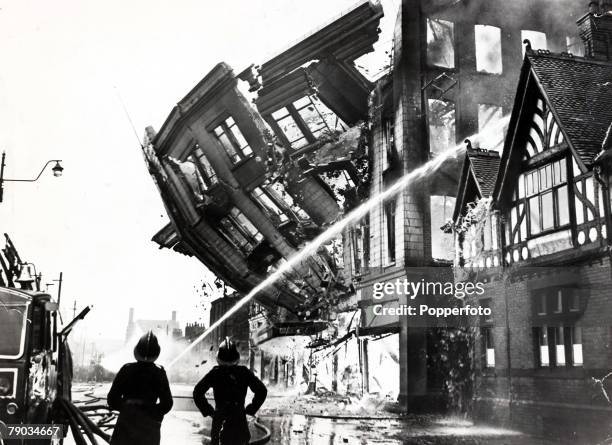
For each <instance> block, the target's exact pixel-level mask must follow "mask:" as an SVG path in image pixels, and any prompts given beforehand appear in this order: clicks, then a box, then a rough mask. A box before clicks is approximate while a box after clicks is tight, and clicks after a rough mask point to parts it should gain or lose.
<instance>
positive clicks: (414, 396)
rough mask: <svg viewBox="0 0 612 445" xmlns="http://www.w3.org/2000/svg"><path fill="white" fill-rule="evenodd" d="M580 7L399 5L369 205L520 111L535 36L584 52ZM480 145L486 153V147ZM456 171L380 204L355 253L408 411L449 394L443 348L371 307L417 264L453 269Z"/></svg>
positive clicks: (379, 97)
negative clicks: (524, 66) (520, 84)
mask: <svg viewBox="0 0 612 445" xmlns="http://www.w3.org/2000/svg"><path fill="white" fill-rule="evenodd" d="M583 10H584V5H582V4H581V3H580V2H574V1H563V2H558V1H547V0H542V1H537V2H529V3H528V4H526V3H524V2H506V1H470V2H464V1H459V2H456V1H419V0H404V1H402V2H401V6H400V9H399V11H398V15H397V21H396V26H395V32H394V50H393V60H392V71H391V73H390V74H389V75H387V76H386V77H385V78H383V79H381V80H380V81H379V82H378V83H377V86H376V88H375V89H374V90H373V95H372V104H373V106H372V113H371V122H370V124H371V146H370V157H371V165H372V171H371V185H370V196H374V195H376V194H378V193H380V192H381V191H382V190H384V189H386V188H387V187H388V186H389V185H390V184H392V183H393V182H394V181H395V180H396V179H397V178H399V177H401V176H403V175H405V174H407V173H408V172H410V171H412V170H414V169H415V168H417V167H419V166H421V165H422V164H423V163H425V162H426V161H428V160H429V159H430V158H432V157H433V156H435V155H437V154H439V153H441V152H443V151H445V150H447V149H450V148H452V147H454V146H455V145H456V144H457V143H459V142H460V141H463V140H464V139H465V138H466V137H470V136H471V135H473V134H474V133H478V132H479V131H481V130H483V129H485V128H487V127H496V126H499V125H501V124H502V123H503V116H505V115H507V114H508V113H509V112H510V110H511V109H512V99H513V97H514V92H515V88H516V82H517V81H518V78H519V74H520V66H521V60H522V43H521V42H522V41H523V39H525V38H530V39H531V41H532V45H533V47H534V48H540V49H551V50H556V51H568V50H571V51H573V52H574V53H576V52H579V51H581V45H577V42H578V41H579V38H578V32H577V30H576V28H575V26H574V21H575V20H576V19H578V17H579V16H580V15H581V13H582V11H583ZM502 132H503V129H502V128H499V129H498V133H499V134H500V135H501V134H502ZM472 139H473V143H474V144H475V148H478V146H477V144H478V138H472ZM500 139H501V138H500ZM484 143H485V142H483V144H484ZM490 148H496V147H490ZM459 172H460V163H459V161H458V160H451V161H449V162H447V163H446V164H445V165H443V166H442V168H440V169H439V170H438V171H437V172H436V173H435V174H432V175H430V176H429V177H428V178H427V180H426V181H421V182H420V183H419V184H417V185H415V186H413V187H411V188H409V189H407V190H406V191H404V192H402V193H401V194H400V195H399V196H398V197H397V198H395V199H393V200H388V201H387V202H382V203H381V204H380V206H378V207H377V208H375V209H374V210H373V211H371V212H370V214H369V215H368V217H367V218H365V219H364V222H363V224H362V227H357V228H356V232H357V233H361V234H362V235H363V234H364V233H365V234H367V238H364V239H363V240H362V241H357V242H353V243H352V245H351V250H352V251H353V252H356V254H354V255H353V257H355V258H357V259H356V260H354V261H353V264H359V270H358V271H357V273H356V275H357V280H356V281H357V284H356V285H355V287H356V289H357V298H358V300H359V306H360V307H361V309H362V312H361V313H362V319H361V324H360V334H363V335H365V336H366V337H364V339H368V337H367V336H370V337H369V338H370V339H371V340H374V339H376V338H378V336H380V335H391V336H392V337H391V338H394V339H395V340H396V342H397V345H398V346H397V351H398V361H397V363H396V364H395V365H394V366H395V368H396V370H397V372H398V373H399V385H400V387H399V389H398V392H399V399H400V402H401V403H402V405H403V406H404V407H406V408H408V407H410V408H411V409H418V408H419V407H422V406H425V405H427V404H429V402H430V401H431V399H436V397H437V394H439V393H440V391H441V389H442V388H441V387H440V379H439V378H438V376H436V375H434V374H435V372H433V373H432V370H431V368H430V369H428V366H427V356H428V355H431V354H435V352H436V351H435V339H434V342H433V343H432V341H431V340H432V339H431V338H430V341H428V340H427V337H428V335H429V334H430V333H428V331H427V330H426V329H424V328H419V327H415V326H410V325H409V319H408V318H407V317H397V319H396V320H395V321H392V320H390V317H384V318H381V317H376V316H374V315H373V312H372V309H371V307H372V305H373V304H378V303H380V301H373V299H372V292H373V286H374V284H375V283H378V282H389V281H395V280H397V279H401V280H403V279H407V280H410V281H415V280H418V279H421V278H422V269H415V267H422V266H433V267H448V266H450V265H451V264H452V261H453V257H454V253H453V240H452V236H451V235H448V234H444V233H443V232H442V231H440V227H441V226H443V225H444V224H445V223H446V221H447V220H450V219H451V218H452V213H453V210H454V204H455V195H456V190H457V182H458V179H459ZM347 238H348V239H350V240H354V239H355V237H347ZM360 243H361V244H363V245H367V247H363V248H360ZM364 252H365V253H367V255H365V254H364ZM366 260H367V261H366ZM353 271H354V273H355V272H356V269H355V268H354V270H353ZM411 271H412V272H411ZM403 298H405V296H402V295H390V296H389V297H388V298H387V300H383V301H388V304H391V305H393V304H397V302H400V303H405V300H402V299H403ZM367 344H369V345H370V346H371V347H372V350H371V351H370V350H368V349H367V348H368V347H370V346H367V347H366V348H365V349H364V350H363V355H364V356H366V361H367V354H368V352H371V353H372V354H375V355H378V352H377V348H376V347H375V346H374V345H375V343H372V342H368V343H367ZM371 371H372V372H375V369H374V368H373V369H372V370H371ZM367 372H368V371H366V376H367ZM367 380H368V378H367V377H366V382H365V386H366V388H367V386H368V381H367Z"/></svg>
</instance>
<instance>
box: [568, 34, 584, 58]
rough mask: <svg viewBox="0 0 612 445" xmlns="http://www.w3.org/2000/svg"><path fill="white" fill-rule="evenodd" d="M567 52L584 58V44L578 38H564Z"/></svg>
mask: <svg viewBox="0 0 612 445" xmlns="http://www.w3.org/2000/svg"><path fill="white" fill-rule="evenodd" d="M565 45H566V47H567V52H568V53H572V54H573V55H575V56H578V57H584V43H583V42H582V39H581V38H580V37H576V36H567V37H566V38H565Z"/></svg>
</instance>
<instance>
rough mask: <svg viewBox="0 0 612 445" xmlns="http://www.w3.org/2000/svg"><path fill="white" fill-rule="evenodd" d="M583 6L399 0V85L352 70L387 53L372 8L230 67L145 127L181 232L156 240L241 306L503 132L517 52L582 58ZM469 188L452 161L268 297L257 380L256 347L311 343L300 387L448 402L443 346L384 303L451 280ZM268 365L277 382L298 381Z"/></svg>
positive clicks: (173, 227)
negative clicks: (378, 300) (386, 288)
mask: <svg viewBox="0 0 612 445" xmlns="http://www.w3.org/2000/svg"><path fill="white" fill-rule="evenodd" d="M582 9H583V6H582V5H581V4H580V2H575V1H570V0H563V1H553V0H540V1H536V2H533V1H531V2H527V1H524V2H523V1H521V2H505V1H501V0H495V1H484V0H471V1H467V0H464V1H462V0H436V1H420V0H403V1H402V2H401V6H400V8H399V11H398V14H397V21H396V25H395V28H394V38H393V51H392V58H391V66H390V70H389V72H388V74H386V75H384V76H383V77H382V78H380V79H377V80H375V81H374V80H371V79H368V78H367V77H365V76H364V75H363V74H362V72H361V71H360V70H359V69H358V67H357V66H356V64H355V60H357V59H358V58H359V57H360V56H362V55H364V54H366V53H368V52H370V51H372V47H373V44H374V43H375V42H376V41H377V39H378V26H379V23H380V19H381V17H382V15H383V11H382V7H381V6H380V5H379V4H376V3H373V2H370V1H362V2H360V3H359V4H357V5H356V6H355V7H353V8H352V9H350V10H349V11H347V12H345V13H343V14H342V15H341V16H340V17H338V18H336V19H335V20H334V21H332V22H330V23H328V24H325V25H324V26H322V27H320V28H319V29H317V30H316V31H315V32H313V33H311V34H310V35H308V36H306V37H305V38H303V39H302V40H301V41H299V42H297V43H295V44H293V45H291V46H290V47H289V48H288V49H286V50H284V51H282V52H281V53H279V54H278V55H276V56H275V57H273V58H271V59H269V60H268V61H266V62H264V63H262V64H261V65H258V66H251V67H249V68H247V69H246V70H244V71H242V72H240V73H239V74H238V75H236V74H235V73H234V72H233V70H232V69H231V68H230V67H229V66H228V65H226V64H224V63H220V64H219V65H217V66H216V67H215V68H214V69H213V70H212V71H211V72H210V73H208V74H207V75H206V76H205V77H204V78H203V79H202V81H201V82H200V83H199V84H198V85H196V86H195V88H194V89H193V90H192V91H190V92H189V93H188V94H187V95H186V96H185V98H183V99H182V100H181V101H180V102H179V103H178V104H177V105H176V107H174V109H173V110H172V112H171V113H170V115H169V117H168V118H167V120H166V122H165V123H164V124H163V125H162V127H161V128H160V129H159V132H155V131H154V130H153V129H152V128H148V129H147V141H146V144H145V145H146V147H145V154H146V158H147V163H148V166H149V169H150V172H151V174H152V176H153V178H154V179H155V182H156V183H157V185H158V187H159V191H160V194H161V196H162V198H163V201H164V204H165V206H166V209H167V213H168V215H169V217H170V219H171V223H170V224H169V225H167V226H166V227H164V228H163V229H162V230H161V231H160V232H158V233H157V234H156V235H155V236H154V238H153V239H154V240H155V242H157V243H158V244H159V245H160V247H164V248H171V249H174V250H175V251H177V252H180V253H183V254H186V255H191V256H194V257H196V258H197V259H198V260H200V261H201V262H202V263H203V264H204V265H206V266H207V267H208V268H209V269H210V270H211V271H213V272H214V273H215V274H216V275H217V276H218V277H220V278H221V279H222V280H224V281H225V282H226V283H227V284H228V285H230V286H231V287H233V288H234V289H236V290H237V292H239V293H240V294H241V295H245V294H247V293H248V292H249V291H250V290H252V289H253V288H254V287H255V286H257V285H258V284H259V283H261V282H262V280H264V278H265V277H266V276H268V275H269V274H271V273H273V272H274V271H275V270H277V269H278V268H279V267H280V265H282V264H284V262H286V261H287V259H289V258H292V257H293V256H294V255H295V254H296V253H298V252H300V250H302V249H303V248H304V246H306V245H307V244H308V242H309V241H311V240H313V239H314V238H315V237H316V236H317V235H318V234H320V233H321V232H322V231H323V230H324V229H325V228H326V227H327V226H329V225H330V224H332V223H333V222H334V221H336V220H338V219H339V218H340V217H341V215H342V214H343V213H346V212H348V211H349V210H351V209H353V208H355V207H356V206H358V205H359V203H360V202H363V201H364V200H365V199H366V198H368V197H373V196H376V195H378V194H380V193H381V192H382V191H384V190H385V189H387V188H388V187H389V186H390V185H391V184H393V183H394V182H395V181H396V180H397V179H398V178H400V177H403V176H404V175H406V174H407V173H409V172H411V171H413V170H414V169H416V168H418V167H419V166H421V165H423V164H424V163H426V162H427V161H428V160H429V159H430V158H432V157H434V156H435V155H437V154H439V153H441V152H443V151H444V150H446V149H448V148H452V147H454V146H455V145H456V144H457V143H458V142H460V141H463V140H464V139H465V138H466V137H469V136H470V135H472V134H475V133H478V132H480V131H481V130H483V129H484V128H487V127H489V128H491V127H492V128H496V127H498V126H500V125H501V124H502V123H503V122H504V119H503V117H504V116H505V115H507V114H508V113H509V112H510V111H511V110H512V107H513V97H514V94H515V91H516V84H517V82H518V81H519V76H520V75H521V71H520V67H521V63H522V62H521V61H522V59H523V48H524V46H523V45H522V42H523V40H525V39H527V40H528V41H529V42H530V47H531V49H532V50H536V49H539V50H544V51H548V50H552V51H563V52H568V51H569V52H572V53H573V54H575V55H576V56H578V55H580V54H582V52H581V51H582V50H581V48H582V46H581V45H579V44H578V42H579V36H578V33H577V32H576V30H575V27H574V25H573V22H574V21H575V20H576V19H578V17H579V16H580V13H581V11H582ZM598 42H600V41H599V40H598ZM600 46H601V44H599V43H598V45H595V47H597V48H599V47H600ZM530 54H531V53H530ZM567 58H568V60H569V59H570V57H569V56H568V57H567ZM577 59H578V57H576V60H577ZM572 60H573V59H572ZM242 86H246V87H247V88H248V89H249V92H250V93H251V94H252V95H253V96H254V100H253V101H252V103H251V102H249V100H248V99H247V98H246V96H245V95H243V94H242V93H241V90H240V88H242ZM497 133H499V135H500V136H501V135H502V133H503V130H502V129H501V127H499V129H498V131H497ZM500 139H501V137H500ZM478 142H479V141H478V139H477V138H472V143H473V144H474V149H473V150H474V151H473V152H472V153H471V155H470V160H471V162H472V165H471V166H469V167H470V168H471V167H473V169H471V170H470V172H472V173H471V174H472V176H473V180H475V181H476V184H475V186H474V187H475V189H476V191H474V190H473V189H474V187H472V186H470V187H472V188H470V189H469V190H468V191H467V192H466V193H478V194H480V195H482V196H485V195H488V194H490V193H492V192H491V190H490V189H488V188H487V187H485V186H484V184H483V183H482V182H481V181H485V182H486V181H490V180H491V178H490V177H487V178H485V179H483V178H481V177H480V175H481V173H482V171H480V172H479V171H478V169H479V168H480V167H482V166H483V165H484V164H487V165H488V164H489V163H493V164H494V163H495V162H500V159H499V158H496V155H493V154H490V155H489V154H486V155H485V153H488V152H486V151H483V150H479V147H478ZM485 143H486V142H484V141H483V144H485ZM488 148H490V149H498V147H496V146H489V147H488ZM481 158H486V160H484V161H483V163H482V164H479V162H480V160H481ZM501 162H502V164H503V163H504V162H506V160H505V158H502V159H501ZM477 164H479V166H477ZM460 173H461V165H460V164H459V162H457V161H456V160H454V161H450V162H447V163H446V164H445V165H443V166H442V168H440V169H439V170H438V171H437V172H436V173H435V174H433V175H431V176H429V177H428V178H427V179H426V180H425V181H421V182H420V183H419V184H418V186H414V187H411V188H409V189H407V190H405V191H403V192H402V193H401V194H399V195H398V196H397V197H396V198H394V199H390V200H386V201H384V202H381V203H380V204H379V205H377V206H376V207H375V208H374V209H373V210H372V211H371V212H369V213H368V215H366V216H365V217H364V218H363V219H362V220H361V221H360V222H359V223H357V224H355V225H354V226H352V227H351V228H350V229H348V230H346V231H345V232H344V233H343V235H342V237H341V238H338V239H337V240H335V241H333V242H330V243H327V244H326V245H325V246H324V247H322V248H320V249H319V250H318V251H317V253H316V254H315V255H313V256H311V257H310V258H308V259H306V260H304V261H302V262H301V263H300V264H299V265H298V266H296V267H294V268H293V270H292V271H291V272H287V273H285V274H283V276H282V277H281V279H279V280H277V281H276V282H275V283H274V284H273V285H271V286H269V287H267V288H266V289H264V290H263V291H262V292H260V293H259V294H258V295H257V296H256V300H257V306H254V309H253V308H252V311H251V314H252V317H251V321H250V326H251V341H252V343H253V344H252V346H253V348H251V354H252V357H251V364H252V365H253V366H254V367H255V368H256V369H259V370H260V372H261V373H263V372H264V371H263V370H264V369H266V365H262V363H263V364H266V363H270V360H271V358H270V357H266V356H265V355H266V353H265V352H264V350H263V349H262V348H257V347H256V346H257V344H258V343H263V342H268V341H270V340H272V339H274V338H279V337H283V336H292V335H293V336H295V335H300V336H305V335H307V336H311V337H312V338H313V340H312V342H311V343H310V344H309V345H308V346H309V347H310V350H312V351H313V354H312V356H313V357H314V358H315V359H314V361H312V360H310V361H308V364H309V365H310V366H308V364H304V366H303V367H304V369H305V372H304V374H308V373H310V375H309V376H308V377H307V379H312V375H313V374H315V373H316V374H317V375H318V377H319V381H323V380H325V381H326V382H327V383H325V386H326V387H328V389H336V388H338V389H340V387H341V386H342V381H346V384H344V389H345V390H347V391H352V389H350V388H354V387H355V386H356V387H357V388H358V391H361V392H376V393H378V394H380V395H388V396H391V397H393V398H396V397H398V398H399V401H400V402H401V404H402V406H403V407H404V408H408V407H410V408H411V409H418V408H420V407H425V406H427V405H429V404H430V402H432V400H434V399H438V396H439V394H440V393H441V391H442V389H443V386H444V382H443V381H442V380H441V378H440V375H438V374H439V373H436V371H435V370H434V369H433V368H432V366H430V364H428V357H429V356H431V355H432V354H435V348H436V338H435V336H432V334H431V330H429V329H427V328H425V327H417V326H412V325H410V321H409V318H408V317H401V316H396V317H395V318H393V317H384V318H383V317H377V316H376V315H375V314H374V312H373V311H372V306H373V304H374V300H373V288H374V285H375V284H376V283H381V282H389V281H393V280H396V279H408V280H413V279H414V278H419V279H420V278H422V273H423V269H422V268H423V267H431V269H434V268H436V269H438V270H442V269H443V270H444V271H445V272H446V274H447V275H449V276H451V277H452V270H451V268H450V266H451V265H452V264H453V261H454V259H455V249H454V246H455V240H454V239H453V236H452V234H449V233H446V234H445V233H443V232H442V231H441V230H440V227H441V226H444V225H446V224H447V222H448V221H451V220H452V219H453V213H454V211H455V195H456V191H457V187H458V181H459V176H460ZM489 173H490V172H489ZM487 174H488V173H487ZM468 176H469V175H468ZM487 184H488V183H487ZM489 186H490V184H489ZM462 200H463V198H462ZM462 202H463V201H462ZM497 245H498V246H501V244H497ZM500 248H501V247H500ZM491 261H493V257H492V260H491ZM498 261H499V259H498ZM417 267H419V269H416V268H417ZM403 298H405V295H389V296H388V298H387V300H385V301H387V302H392V301H402V299H403ZM383 303H384V302H383ZM341 346H342V347H341ZM330 349H331V351H332V352H333V353H332V354H331V355H330V354H329V352H324V353H321V351H323V350H325V351H329V350H330ZM317 357H318V358H317ZM302 359H303V357H302ZM274 360H276V361H275V363H276V364H275V365H274V367H275V369H279V367H285V369H289V368H291V367H293V369H294V370H295V368H296V366H299V365H296V363H299V361H298V362H295V361H292V358H291V357H286V356H282V357H277V358H275V359H274ZM279 360H280V362H281V363H283V366H280V365H278V363H279ZM288 362H290V363H293V364H292V365H289V367H286V366H285V365H286V364H287V363H288ZM322 366H323V367H325V368H326V370H325V371H324V370H323V369H322V368H321V367H322ZM268 368H269V366H268ZM289 374H294V375H295V374H296V372H294V371H292V372H289V371H287V372H286V375H289ZM299 374H301V373H299ZM323 374H328V376H329V378H327V377H326V378H325V379H323V378H322V375H323ZM345 375H346V379H343V378H340V379H339V378H338V376H345ZM389 376H392V377H389ZM353 377H356V378H357V379H358V380H359V382H358V384H356V385H355V384H354V383H353V380H354V378H353ZM262 378H266V376H265V375H262ZM277 380H278V379H277Z"/></svg>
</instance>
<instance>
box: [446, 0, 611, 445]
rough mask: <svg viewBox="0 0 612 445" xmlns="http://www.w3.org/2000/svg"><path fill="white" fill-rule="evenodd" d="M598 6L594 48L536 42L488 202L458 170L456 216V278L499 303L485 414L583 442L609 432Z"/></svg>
mask: <svg viewBox="0 0 612 445" xmlns="http://www.w3.org/2000/svg"><path fill="white" fill-rule="evenodd" d="M607 6H609V5H607ZM591 8H592V9H591V11H590V12H589V13H587V14H586V15H584V16H583V17H581V18H579V20H578V22H577V23H578V29H579V32H580V36H581V37H582V39H583V40H584V47H585V51H584V54H585V57H579V56H575V55H572V54H569V53H551V52H549V51H541V50H534V49H531V48H529V47H528V48H527V51H526V57H525V60H524V63H523V66H522V69H521V74H520V79H519V82H518V88H517V91H516V98H515V102H514V107H513V111H512V115H511V118H510V125H509V129H508V133H507V136H506V141H505V145H504V149H503V154H502V157H501V163H500V168H499V175H498V176H497V180H496V182H495V188H494V191H493V193H492V194H491V195H490V198H491V199H490V200H487V201H482V199H483V198H487V196H484V195H483V194H481V193H479V192H478V190H476V189H475V188H474V187H471V186H470V184H469V183H470V181H472V182H473V178H470V177H469V176H463V177H462V183H461V188H460V190H467V192H466V193H465V194H464V195H463V197H462V198H461V200H460V201H458V202H457V209H456V212H455V237H456V241H457V245H458V255H457V258H456V266H457V276H459V275H460V276H462V277H465V276H466V273H468V274H471V277H470V278H471V279H477V280H481V281H484V282H486V292H485V294H484V295H483V296H482V297H481V298H480V300H479V301H475V302H473V303H474V304H480V305H484V306H487V307H490V308H491V310H492V315H491V317H489V318H486V319H484V318H482V319H480V320H478V321H477V322H476V326H475V330H476V331H477V339H476V342H475V362H474V364H475V369H476V371H477V378H476V382H475V385H474V409H475V414H476V416H477V417H479V418H484V419H487V420H491V419H494V420H497V421H498V422H501V423H504V424H507V425H512V426H513V427H517V428H520V429H522V430H526V431H529V432H532V433H536V434H540V435H548V436H551V437H553V438H561V437H563V438H567V437H573V438H574V439H575V440H577V441H578V442H579V443H588V442H589V441H590V440H595V438H598V439H601V438H602V437H605V436H607V434H608V431H609V428H610V421H609V415H610V412H611V411H612V407H611V406H610V403H609V401H608V400H607V398H606V396H605V394H604V391H605V390H606V389H607V386H608V384H607V382H605V381H604V383H603V385H602V384H600V383H598V380H601V379H602V377H604V376H605V375H607V374H608V372H609V371H610V368H612V361H611V360H612V355H611V354H610V345H611V340H612V338H611V335H612V330H611V329H610V326H611V321H612V318H611V317H612V303H611V302H610V299H609V289H610V288H611V286H612V268H611V263H610V244H609V240H608V232H609V230H610V221H611V219H610V193H609V184H610V182H609V180H610V177H609V171H610V164H609V157H608V152H607V150H606V147H608V148H609V138H610V137H609V133H610V128H611V127H610V126H611V123H612V112H611V109H610V107H609V104H610V103H611V101H612V88H610V85H612V83H611V82H612V63H611V61H612V60H611V57H610V53H609V49H608V47H607V46H606V45H602V44H601V42H602V41H608V42H609V41H610V36H612V34H610V30H611V29H612V28H611V27H610V26H611V25H612V15H610V14H606V11H607V10H608V8H607V7H606V5H603V6H602V8H604V9H602V10H600V9H599V8H600V7H599V6H598V5H595V4H593V5H592V6H591ZM606 33H608V34H607V36H606ZM527 44H528V45H529V42H528V43H527ZM470 189H471V191H470ZM478 200H480V201H481V202H482V203H483V204H482V205H480V206H479V205H478V204H476V205H474V203H475V202H477V201H478ZM470 203H471V204H470ZM483 206H484V208H485V209H488V211H484V212H482V213H480V218H475V219H474V218H470V214H471V216H474V215H473V210H472V209H474V208H476V207H481V208H482V207H483ZM495 264H499V265H500V267H494V266H495Z"/></svg>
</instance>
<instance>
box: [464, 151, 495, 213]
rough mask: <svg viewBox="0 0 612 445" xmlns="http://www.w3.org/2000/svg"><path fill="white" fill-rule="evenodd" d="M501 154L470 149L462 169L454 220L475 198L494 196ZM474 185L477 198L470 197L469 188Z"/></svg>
mask: <svg viewBox="0 0 612 445" xmlns="http://www.w3.org/2000/svg"><path fill="white" fill-rule="evenodd" d="M499 163H500V157H499V153H498V152H496V151H493V150H481V149H468V150H467V152H466V155H465V159H464V161H463V167H462V168H461V178H460V179H459V190H458V191H457V201H456V202H455V211H454V213H453V220H456V219H457V217H458V216H459V214H460V213H461V210H462V209H463V207H464V206H465V205H466V204H467V203H468V202H469V201H473V200H474V199H475V198H489V197H491V196H492V195H493V189H494V187H495V181H496V180H497V173H498V172H499ZM470 183H472V184H474V190H475V191H476V195H477V196H468V195H467V192H468V188H469V187H468V186H469V185H470Z"/></svg>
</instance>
